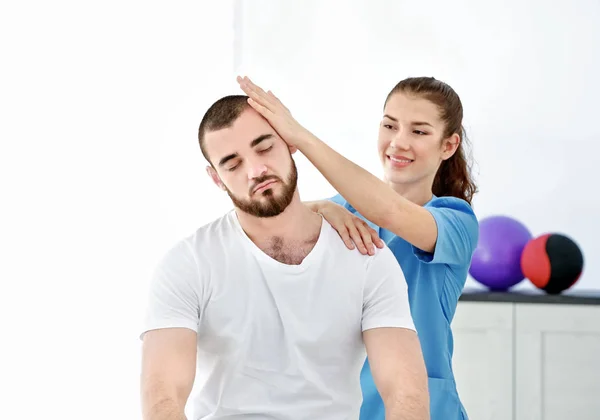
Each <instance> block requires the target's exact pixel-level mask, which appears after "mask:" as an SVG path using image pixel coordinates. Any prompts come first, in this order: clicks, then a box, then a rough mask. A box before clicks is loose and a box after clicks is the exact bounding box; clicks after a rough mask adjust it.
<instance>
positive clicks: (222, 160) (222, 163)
mask: <svg viewBox="0 0 600 420" xmlns="http://www.w3.org/2000/svg"><path fill="white" fill-rule="evenodd" d="M236 157H238V154H237V153H232V154H230V155H227V156H225V157H224V158H223V159H221V160H220V161H219V166H223V165H225V164H226V163H227V162H229V161H230V160H231V159H235V158H236Z"/></svg>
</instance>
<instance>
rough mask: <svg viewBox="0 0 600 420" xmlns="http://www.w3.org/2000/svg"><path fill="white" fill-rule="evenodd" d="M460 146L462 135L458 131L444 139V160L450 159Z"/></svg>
mask: <svg viewBox="0 0 600 420" xmlns="http://www.w3.org/2000/svg"><path fill="white" fill-rule="evenodd" d="M458 146H460V136H459V135H458V134H457V133H454V134H452V135H451V136H450V137H448V138H446V139H444V140H443V141H442V160H447V159H450V158H451V157H452V155H454V153H456V151H457V150H458Z"/></svg>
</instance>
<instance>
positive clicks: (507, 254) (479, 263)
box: [469, 216, 533, 291]
mask: <svg viewBox="0 0 600 420" xmlns="http://www.w3.org/2000/svg"><path fill="white" fill-rule="evenodd" d="M532 238H533V236H532V234H531V232H530V231H529V229H527V227H525V225H523V223H521V222H519V221H518V220H516V219H513V218H511V217H508V216H492V217H488V218H485V219H483V220H481V221H480V223H479V242H478V243H477V247H476V248H475V252H474V253H473V259H472V260H471V267H470V268H469V274H471V276H472V277H473V278H474V279H475V280H476V281H477V282H479V283H481V284H483V285H484V286H487V287H488V288H489V289H491V290H496V291H505V290H507V289H509V288H511V287H512V286H514V285H516V284H517V283H519V282H521V281H522V280H523V279H524V278H525V276H524V274H523V272H522V271H521V253H522V252H523V249H524V248H525V245H527V242H529V241H530V240H531V239H532Z"/></svg>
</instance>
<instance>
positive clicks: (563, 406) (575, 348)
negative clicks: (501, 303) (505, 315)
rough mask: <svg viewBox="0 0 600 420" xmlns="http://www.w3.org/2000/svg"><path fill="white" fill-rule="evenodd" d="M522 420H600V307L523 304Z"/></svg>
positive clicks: (519, 315) (519, 339) (519, 317)
mask: <svg viewBox="0 0 600 420" xmlns="http://www.w3.org/2000/svg"><path fill="white" fill-rule="evenodd" d="M515 320H516V323H515V326H516V336H515V342H516V358H515V360H516V370H515V377H516V381H515V383H516V389H515V391H516V392H515V399H516V413H517V420H564V419H570V420H598V419H600V306H597V305H564V304H517V305H516V312H515Z"/></svg>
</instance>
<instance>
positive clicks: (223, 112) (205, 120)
mask: <svg viewBox="0 0 600 420" xmlns="http://www.w3.org/2000/svg"><path fill="white" fill-rule="evenodd" d="M248 108H250V105H249V104H248V97H247V96H246V95H229V96H224V97H223V98H221V99H219V100H218V101H216V102H215V103H214V104H212V105H211V107H210V108H208V111H206V113H205V114H204V117H202V121H201V122H200V128H199V129H198V142H199V143H200V151H202V155H203V156H204V158H205V159H206V160H207V161H208V162H209V163H210V164H211V165H212V163H211V161H210V159H209V158H208V154H207V153H206V147H205V144H204V143H205V142H204V137H205V135H206V133H207V132H210V131H217V130H221V129H223V128H228V127H231V126H232V125H233V123H234V122H235V121H236V120H237V119H238V118H239V116H240V115H241V114H242V112H244V111H245V110H246V109H248Z"/></svg>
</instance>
